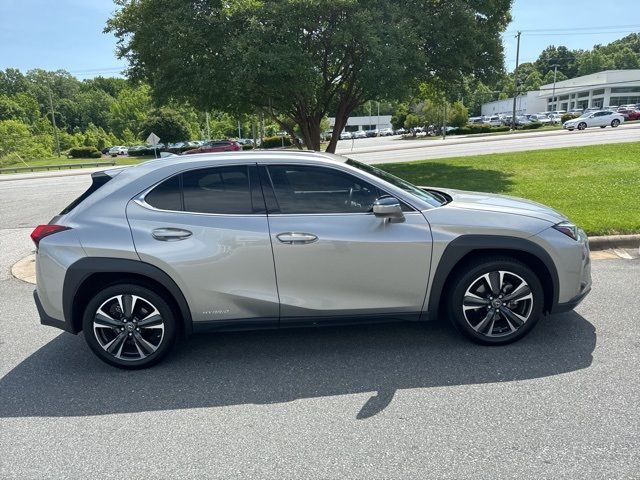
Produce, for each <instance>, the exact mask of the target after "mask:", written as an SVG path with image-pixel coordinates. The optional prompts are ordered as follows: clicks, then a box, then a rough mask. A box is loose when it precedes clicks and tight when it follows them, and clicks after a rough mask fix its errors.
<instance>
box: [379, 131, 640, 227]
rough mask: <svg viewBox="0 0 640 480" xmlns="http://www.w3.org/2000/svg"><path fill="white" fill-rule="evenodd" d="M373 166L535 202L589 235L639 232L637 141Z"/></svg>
mask: <svg viewBox="0 0 640 480" xmlns="http://www.w3.org/2000/svg"><path fill="white" fill-rule="evenodd" d="M376 166H377V167H381V168H383V169H385V170H387V171H389V172H391V173H393V174H394V175H397V176H399V177H402V178H405V179H407V180H409V181H410V182H412V183H414V184H416V185H430V186H434V187H436V186H440V187H449V188H458V189H462V190H474V191H481V192H492V193H502V194H506V195H513V196H517V197H523V198H528V199H531V200H535V201H537V202H541V203H544V204H547V205H549V206H551V207H553V208H555V209H557V210H559V211H560V212H562V213H564V214H565V215H567V216H568V217H569V218H570V219H572V220H573V221H574V222H576V223H577V224H578V225H580V226H581V227H582V228H584V229H585V231H586V232H587V233H588V234H589V235H611V234H625V233H640V142H633V143H620V144H608V145H594V146H587V147H571V148H557V149H551V150H534V151H528V152H514V153H499V154H491V155H477V156H468V157H456V158H447V159H436V160H423V161H417V162H407V163H393V164H391V163H389V164H384V165H376Z"/></svg>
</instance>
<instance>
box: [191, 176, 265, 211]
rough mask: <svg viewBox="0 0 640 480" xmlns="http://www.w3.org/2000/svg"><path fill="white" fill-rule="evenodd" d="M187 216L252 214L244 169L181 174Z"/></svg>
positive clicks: (249, 191) (249, 192)
mask: <svg viewBox="0 0 640 480" xmlns="http://www.w3.org/2000/svg"><path fill="white" fill-rule="evenodd" d="M182 189H183V194H184V209H185V211H187V212H198V213H223V214H248V213H252V212H253V207H252V205H251V190H250V188H249V173H248V169H247V167H246V166H232V167H217V168H207V169H204V170H195V171H192V172H185V173H183V174H182Z"/></svg>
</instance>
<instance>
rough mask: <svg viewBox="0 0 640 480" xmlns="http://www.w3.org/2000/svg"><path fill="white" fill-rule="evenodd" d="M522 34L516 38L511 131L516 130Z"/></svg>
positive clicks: (519, 33)
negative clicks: (514, 89)
mask: <svg viewBox="0 0 640 480" xmlns="http://www.w3.org/2000/svg"><path fill="white" fill-rule="evenodd" d="M521 34H522V32H520V31H518V34H517V35H516V38H517V39H518V46H517V47H516V68H515V70H514V71H513V83H514V86H515V87H516V91H515V94H514V96H513V116H512V117H511V130H515V129H516V98H518V63H519V62H520V35H521Z"/></svg>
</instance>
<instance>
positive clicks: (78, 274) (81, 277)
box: [62, 257, 193, 336]
mask: <svg viewBox="0 0 640 480" xmlns="http://www.w3.org/2000/svg"><path fill="white" fill-rule="evenodd" d="M96 273H121V274H123V275H126V274H134V275H139V276H142V277H146V278H149V279H151V280H153V281H155V282H157V283H159V284H161V285H162V286H163V287H164V288H166V289H167V291H168V292H169V293H170V294H171V296H172V297H173V299H174V300H175V302H176V304H177V306H178V309H179V310H180V315H181V316H182V321H183V324H184V333H185V335H186V336H188V335H190V334H191V332H192V331H193V323H192V318H191V310H190V309H189V304H188V303H187V300H186V299H185V297H184V294H183V293H182V290H180V287H178V285H177V284H176V282H174V281H173V279H172V278H171V277H170V276H169V275H168V274H167V273H166V272H164V271H163V270H161V269H160V268H158V267H156V266H154V265H151V264H150V263H146V262H142V261H140V260H130V259H126V258H110V257H84V258H81V259H80V260H78V261H76V262H74V263H73V264H71V265H70V266H69V268H68V269H67V272H66V274H65V277H64V283H63V286H62V311H63V313H64V318H65V319H66V323H67V324H68V326H69V327H70V328H71V330H69V331H72V333H78V331H79V329H77V328H76V327H75V326H74V325H75V323H74V321H75V319H74V318H73V310H74V309H73V305H74V301H75V298H76V294H77V292H78V290H79V289H80V288H81V286H82V285H83V283H84V282H85V281H86V280H87V279H88V278H89V277H90V276H91V275H93V274H96Z"/></svg>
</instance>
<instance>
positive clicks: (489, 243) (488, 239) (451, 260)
mask: <svg viewBox="0 0 640 480" xmlns="http://www.w3.org/2000/svg"><path fill="white" fill-rule="evenodd" d="M488 255H501V256H505V255H507V256H510V257H513V258H514V259H516V260H519V261H521V262H522V263H524V264H525V265H527V266H528V267H529V268H531V269H532V270H533V271H534V273H535V274H536V275H538V278H539V279H540V283H541V284H542V289H543V292H544V312H551V311H552V310H553V309H554V307H555V306H556V305H557V304H558V292H559V279H558V271H557V269H556V266H555V264H554V263H553V260H552V259H551V257H550V256H549V254H548V253H547V252H546V251H545V250H544V248H542V247H541V246H540V245H537V244H536V243H534V242H532V241H531V240H527V239H525V238H517V237H506V236H497V235H462V236H460V237H458V238H456V239H455V240H453V241H452V242H451V243H449V245H447V247H446V248H445V250H444V252H443V254H442V257H441V259H440V262H439V263H438V267H437V268H436V272H435V275H434V277H433V280H432V283H431V289H430V291H429V298H428V303H427V318H429V319H431V320H435V319H436V318H437V317H438V316H439V314H440V308H441V307H442V306H444V305H445V303H446V302H445V301H444V294H445V292H446V291H447V290H446V288H445V287H446V286H447V282H448V281H450V280H451V279H452V278H453V276H454V274H455V272H456V271H457V270H458V269H460V268H462V267H463V266H464V265H465V263H467V262H469V261H471V260H473V259H475V258H478V257H481V256H488Z"/></svg>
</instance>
